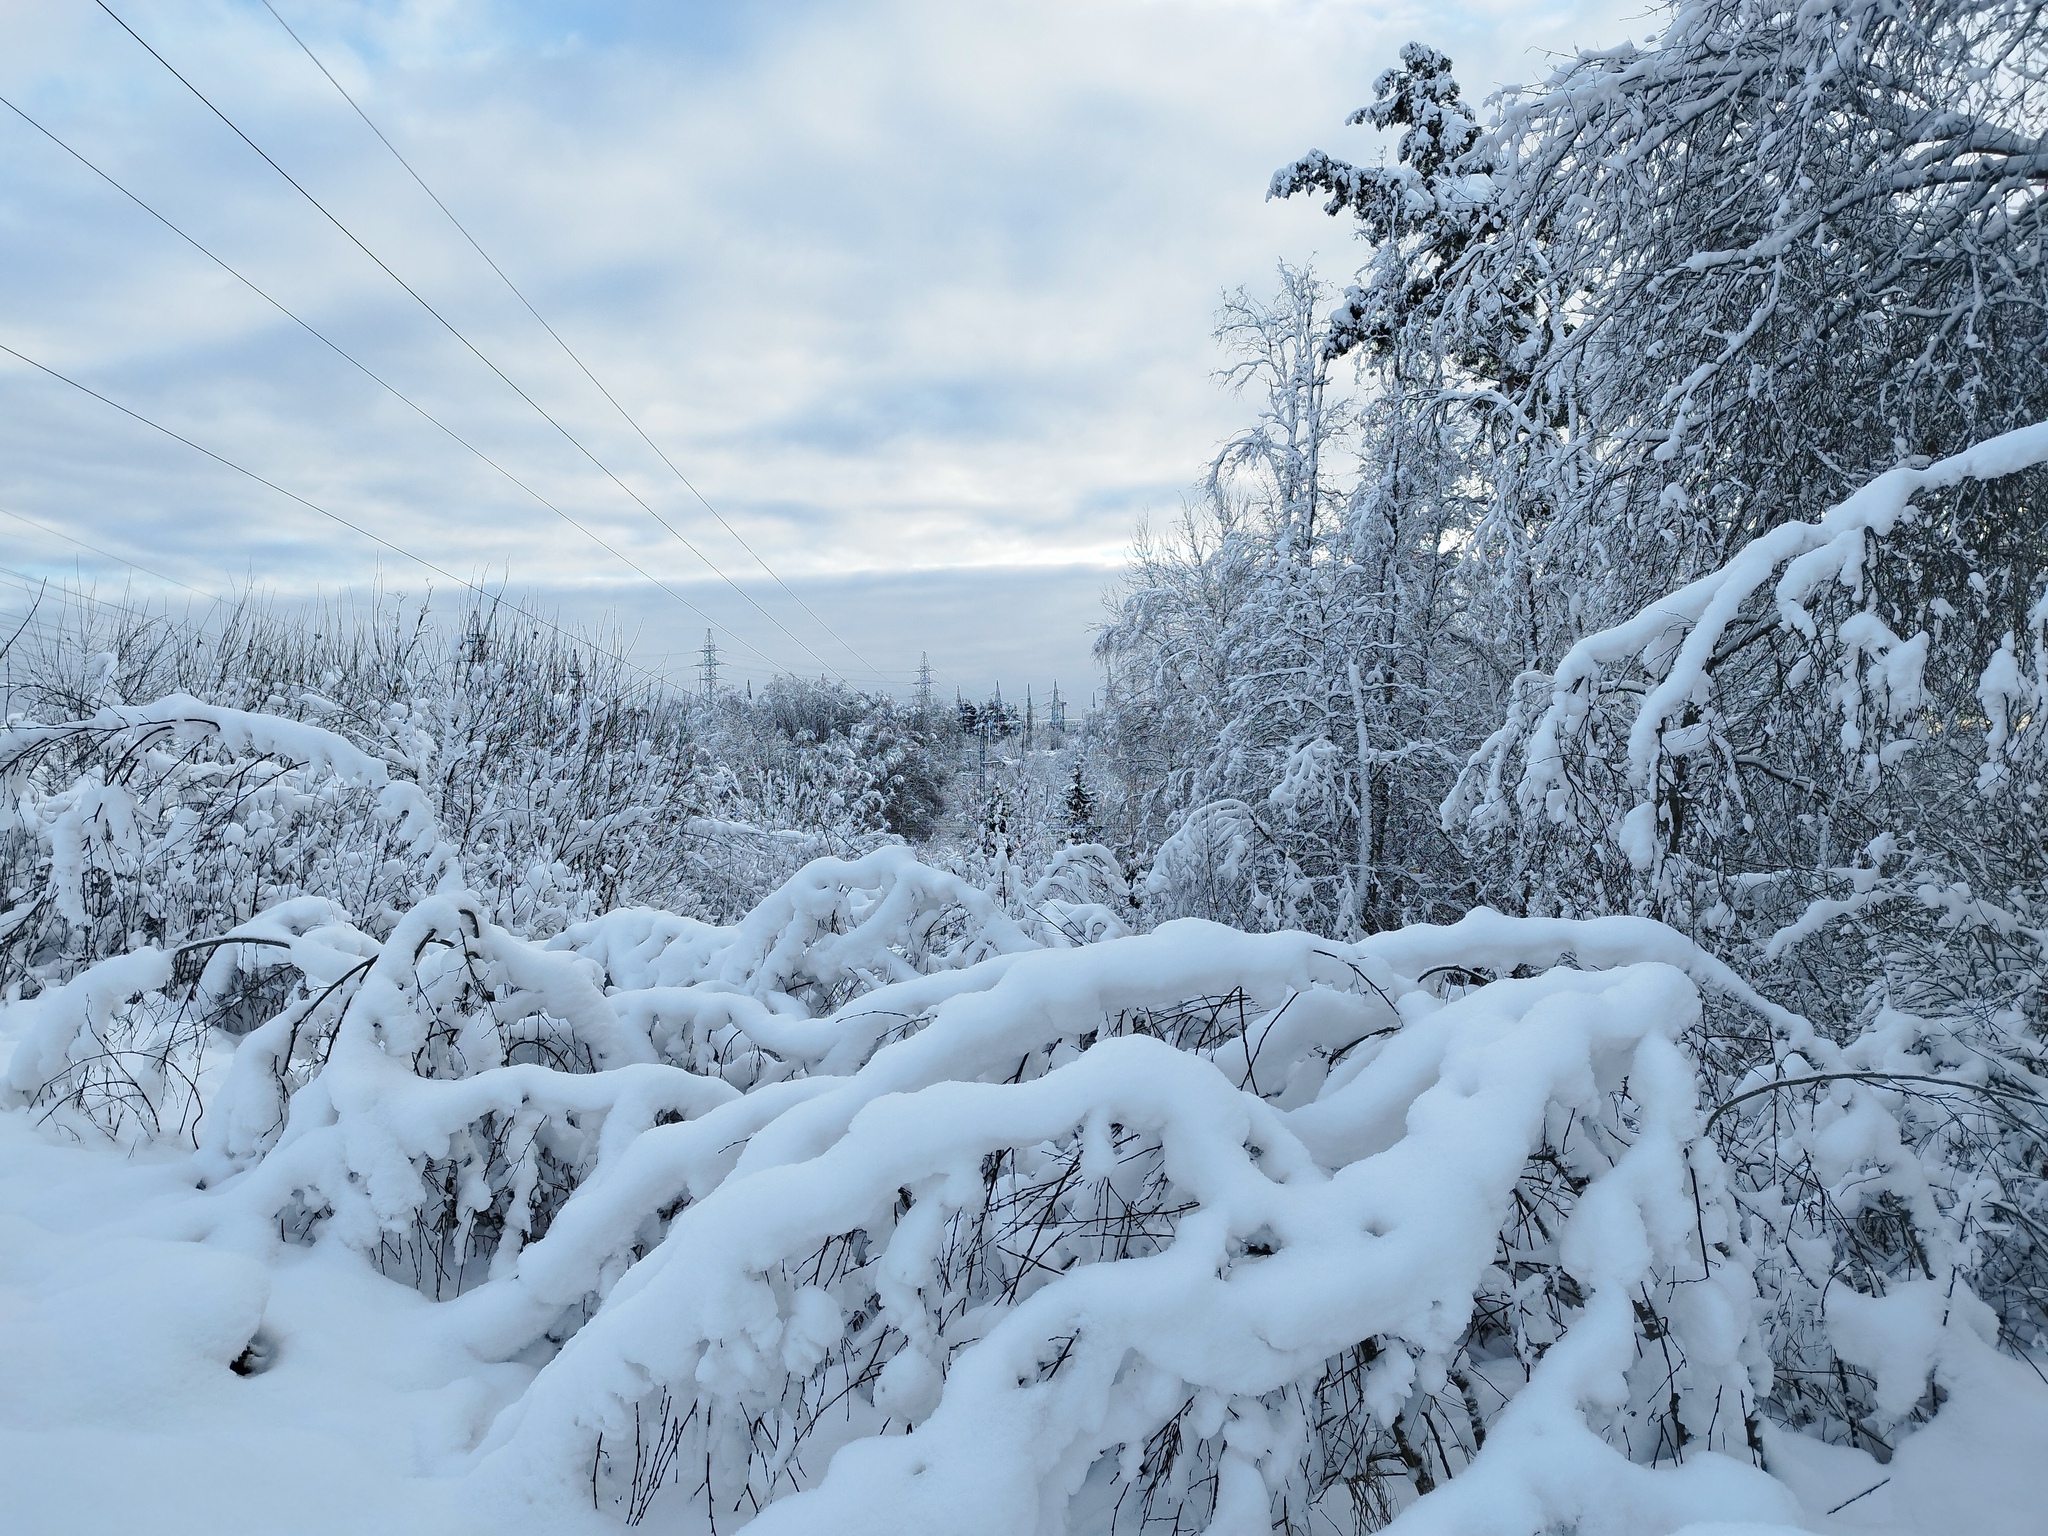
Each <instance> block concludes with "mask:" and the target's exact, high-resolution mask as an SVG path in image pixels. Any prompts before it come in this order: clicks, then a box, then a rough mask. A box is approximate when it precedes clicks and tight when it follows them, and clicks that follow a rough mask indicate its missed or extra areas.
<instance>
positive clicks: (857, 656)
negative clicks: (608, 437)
mask: <svg viewBox="0 0 2048 1536" xmlns="http://www.w3.org/2000/svg"><path fill="white" fill-rule="evenodd" d="M263 8H264V9H265V10H266V11H268V12H270V14H271V15H272V16H273V17H275V18H276V19H277V24H278V25H279V26H280V27H283V28H284V30H285V32H286V34H287V35H288V36H289V37H290V38H291V40H292V41H293V42H295V43H297V44H298V45H299V50H300V52H302V53H304V54H305V56H306V57H307V58H309V59H311V60H312V61H313V67H314V68H315V69H317V70H319V71H320V73H321V74H323V75H325V76H326V77H327V83H328V84H329V85H331V86H333V87H334V89H335V90H336V91H337V92H339V93H340V95H341V99H342V100H343V101H345V102H347V103H348V104H349V107H350V108H351V109H352V110H353V111H354V112H355V115H356V116H357V117H359V118H361V119H362V120H363V126H364V127H366V128H368V129H369V130H370V132H372V133H374V134H375V135H376V136H377V140H378V142H379V143H381V144H382V145H383V146H384V147H385V148H386V149H388V150H390V151H391V157H392V158H393V159H394V160H396V161H397V162H398V163H399V164H400V165H402V166H404V167H405V173H406V175H408V176H410V177H411V178H412V179H413V181H414V182H415V183H417V184H418V186H419V189H420V190H421V191H422V192H424V193H426V194H427V196H428V197H429V198H431V199H433V203H434V206H435V207H436V208H438V209H440V210H441V212H442V213H443V214H444V215H446V216H447V219H448V222H449V223H450V224H453V225H454V226H455V230H456V233H458V234H459V235H461V236H462V238H463V239H464V240H467V241H468V242H469V246H470V249H471V250H473V251H475V252H476V253H477V255H479V256H481V257H482V258H483V259H484V264H485V265H486V266H488V267H489V268H490V269H491V270H492V271H493V272H495V273H497V275H498V280H499V281H500V282H502V283H503V284H504V285H505V286H506V288H508V289H510V290H511V293H512V297H514V298H515V299H517V300H518V301H519V302H520V303H521V304H522V305H524V306H525V308H526V312H527V313H528V314H529V315H531V316H533V318H534V319H535V320H536V321H538V322H539V323H540V327H541V329H542V330H544V331H546V332H547V333H548V335H549V336H551V337H553V338H554V341H555V345H556V346H558V347H560V348H561V349H562V352H563V354H564V355H565V356H566V357H567V358H568V359H569V361H570V362H572V363H574V364H575V365H576V366H577V368H578V369H579V370H581V372H582V374H583V377H585V378H586V379H588V380H590V382H591V383H592V385H594V386H595V387H596V389H597V392H598V393H599V394H601V395H603V396H604V397H605V399H606V400H607V401H608V402H610V404H611V407H612V409H613V410H615V411H617V412H618V413H619V416H620V418H621V419H622V420H623V421H624V422H625V423H626V425H627V426H629V427H631V428H632V429H633V431H634V432H635V433H636V434H638V436H639V438H640V441H641V442H643V443H645V444H646V445H647V446H648V447H649V448H652V449H653V450H654V453H655V456H656V457H657V458H659V459H660V460H661V462H662V463H664V464H666V465H667V466H668V467H669V471H670V472H671V473H672V474H674V476H675V477H676V479H678V480H680V481H681V482H682V484H683V487H684V489H685V490H687V491H688V492H689V493H690V494H691V495H692V496H694V497H696V498H697V500H698V501H699V502H701V503H702V504H703V507H704V510H705V511H706V512H709V513H710V514H711V515H712V516H713V517H714V518H716V519H717V520H718V526H719V527H721V528H723V529H724V530H725V531H726V532H727V533H729V534H731V535H732V536H733V538H734V539H735V540H736V541H737V542H738V543H739V546H740V548H742V549H744V550H745V551H746V552H747V553H748V554H749V555H752V556H753V558H754V563H755V564H756V565H758V566H760V567H761V569H762V570H763V571H765V572H767V574H768V579H769V580H770V581H773V582H774V583H775V585H776V586H778V587H780V588H781V589H782V591H783V593H784V595H785V596H787V597H788V598H789V600H790V601H791V602H793V603H795V604H796V605H797V606H798V607H799V608H801V609H803V611H804V612H805V613H807V614H809V615H810V616H811V618H812V620H813V621H814V622H815V623H816V624H817V625H818V627H819V628H820V629H822V630H824V631H825V633H826V634H828V635H830V636H831V637H832V638H833V639H834V640H837V641H838V642H839V644H840V645H842V646H843V647H845V649H846V651H847V653H848V654H849V655H850V656H852V657H853V659H854V660H855V661H858V662H859V663H860V664H861V665H862V666H863V667H865V668H867V669H868V671H870V672H873V673H876V674H877V675H880V672H881V669H880V668H879V667H877V666H876V665H875V664H874V663H873V662H871V661H869V660H868V659H867V657H865V656H863V655H861V653H860V652H859V651H857V650H855V649H854V647H853V644H852V642H851V641H849V640H847V639H846V637H845V636H843V635H841V634H840V633H839V631H838V630H836V629H834V628H833V627H832V626H831V625H830V624H828V623H826V622H825V620H824V618H823V617H822V616H821V615H820V614H819V613H818V611H817V610H816V609H814V608H813V607H811V605H810V604H809V603H807V602H805V601H804V600H803V599H802V598H801V597H799V596H797V594H796V593H795V592H793V591H791V590H790V586H789V583H788V582H786V581H784V580H783V579H782V578H781V577H780V576H779V575H777V574H776V572H775V568H774V567H773V566H771V565H769V563H768V562H767V560H766V559H765V558H763V556H762V555H761V553H760V552H759V551H758V550H756V549H755V548H754V546H753V545H751V544H749V543H748V542H747V540H746V537H745V536H744V535H743V534H741V532H740V531H739V529H737V528H735V527H733V525H732V524H731V523H729V522H727V521H726V518H725V514H724V513H722V512H720V511H719V510H718V508H716V507H714V506H713V505H712V504H711V501H710V499H709V498H708V497H706V496H705V494H704V493H703V492H702V491H700V490H698V489H697V487H696V485H695V484H694V483H693V482H692V481H691V479H690V477H689V476H688V475H686V474H684V473H683V472H682V470H681V469H680V468H678V467H677V465H676V463H675V461H674V460H673V459H671V458H670V457H669V456H668V455H667V454H666V453H664V452H663V451H662V448H661V445H660V444H659V443H657V442H655V440H654V439H653V438H651V437H649V436H648V435H647V432H646V430H645V429H644V428H643V427H642V426H641V425H640V423H639V422H638V421H636V420H635V419H634V417H633V414H632V413H631V412H630V411H628V410H627V409H626V408H625V406H623V405H621V404H620V403H619V401H618V399H617V397H616V396H614V395H613V394H612V392H611V391H610V390H609V389H607V388H606V387H605V386H604V382H603V381H602V380H601V379H599V378H598V376H597V375H596V374H594V373H592V372H591V371H590V366H589V365H588V364H587V363H585V362H584V361H583V359H582V358H581V357H579V356H577V354H576V350H575V349H574V348H573V347H571V346H570V345H569V343H568V342H566V341H564V340H563V339H562V336H561V333H560V332H558V331H557V330H556V329H555V328H554V327H553V326H552V325H550V324H549V323H548V321H547V318H546V317H545V316H544V315H542V314H541V312H540V311H539V310H538V309H535V308H534V307H533V301H532V300H531V299H529V298H527V296H526V295H525V294H524V293H523V292H522V291H521V290H520V288H519V285H518V284H517V283H515V282H513V281H512V279H511V278H510V277H508V276H507V275H506V273H505V269H504V268H503V267H501V266H499V265H498V263H497V262H496V261H494V260H492V258H491V253H490V252H489V251H487V250H485V249H484V248H483V246H482V245H481V244H479V243H478V241H477V238H476V236H474V235H472V234H471V233H470V232H469V229H468V227H467V226H466V225H465V224H464V223H463V222H462V220H460V219H458V218H457V217H456V216H455V212H454V210H453V209H451V208H450V207H449V206H448V205H447V204H446V203H444V202H442V201H441V196H440V194H439V193H437V192H436V191H435V190H434V189H433V188H432V187H430V186H428V185H427V182H426V178H425V177H423V176H421V175H420V173H419V172H418V171H416V170H414V169H413V166H412V162H411V161H410V160H408V159H406V158H405V156H404V155H402V154H400V153H399V151H398V146H397V145H396V144H393V143H392V142H391V140H390V139H389V138H387V137H386V136H385V133H384V130H383V129H382V128H379V127H378V126H377V125H376V123H375V122H373V121H371V118H370V114H369V113H367V112H365V111H364V110H363V109H362V106H361V105H360V104H359V103H358V102H357V101H356V99H355V97H353V96H351V95H350V94H349V93H348V90H347V88H346V87H344V86H343V85H342V83H341V82H340V81H339V80H337V79H335V78H334V74H333V72H332V71H331V70H329V69H328V67H327V66H326V65H325V64H323V63H321V61H320V55H318V54H317V53H315V52H314V51H313V50H312V48H311V47H310V46H308V44H307V43H306V40H305V39H304V38H302V37H300V36H299V34H298V33H297V32H295V31H293V30H292V25H291V23H290V22H288V21H286V20H285V19H284V17H283V16H281V15H279V14H278V9H277V7H276V6H274V5H272V4H271V3H270V0H263ZM812 654H813V655H816V652H813V653H812Z"/></svg>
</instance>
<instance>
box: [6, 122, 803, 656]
mask: <svg viewBox="0 0 2048 1536" xmlns="http://www.w3.org/2000/svg"><path fill="white" fill-rule="evenodd" d="M0 106H4V107H6V108H7V110H8V111H10V112H12V113H13V114H14V115H15V116H16V117H18V118H20V119H21V120H22V121H23V122H25V123H27V124H28V125H29V126H30V127H31V128H33V129H35V130H36V132H38V133H40V134H41V135H42V136H43V137H44V138H46V139H48V140H49V141H50V142H51V143H52V144H55V145H56V146H57V147H58V148H59V149H61V150H63V151H64V153H65V154H67V155H69V156H71V158H72V159H74V160H76V161H77V162H78V163H79V164H80V165H82V166H84V167H85V168H86V169H87V170H89V171H91V172H92V173H93V175H95V176H97V177H99V179H100V180H102V181H104V182H105V183H106V184H107V185H108V186H110V187H112V188H113V189H114V190H115V191H116V192H118V193H120V194H121V195H122V196H123V197H125V198H127V199H128V201H129V202H131V203H133V204H134V205H135V206H136V207H138V208H140V209H141V210H142V211H143V212H144V213H146V214H148V215H149V216H150V217H151V218H153V219H155V220H156V221H157V222H158V223H159V224H161V225H163V227H164V228H165V229H168V230H169V231H170V232H171V233H172V234H174V235H176V236H177V237H178V238H179V239H180V240H182V241H184V242H185V243H186V244H187V245H189V246H191V247H192V249H193V250H195V251H197V252H199V254H200V255H202V256H204V257H205V258H206V259H207V260H208V261H210V262H212V263H213V264H214V265H215V266H217V267H219V268H220V269H221V271H223V272H225V273H227V275H228V276H229V277H232V278H233V279H234V280H235V281H236V282H238V283H240V284H241V285H242V286H243V287H244V288H247V289H248V290H249V291H250V292H251V293H253V294H255V295H256V297H257V298H259V299H261V300H263V302H264V303H266V304H268V305H269V306H270V307H271V308H272V309H274V310H276V311H277V312H278V313H279V314H281V315H283V316H284V317H285V318H286V319H287V320H289V321H291V322H292V323H293V324H294V325H296V326H298V327H299V329H300V330H302V331H304V332H305V333H306V334H307V335H308V336H311V337H312V338H313V339H314V340H315V341H317V342H319V343H320V344H321V345H322V346H324V347H326V348H327V349H328V350H329V351H330V352H332V353H334V355H335V356H336V357H339V358H340V359H341V360H342V361H343V362H345V363H348V364H349V365H350V366H351V367H353V368H355V369H356V370H357V371H358V372H360V373H361V374H362V375H363V376H364V377H365V378H367V379H369V380H371V381H372V382H373V383H375V384H377V385H379V386H381V387H382V388H384V389H385V390H388V391H389V392H390V393H391V394H392V396H394V397H395V398H396V399H397V400H399V401H400V402H401V403H403V404H404V405H406V406H408V407H410V408H411V409H412V410H413V411H415V412H416V413H417V414H418V415H419V416H420V417H421V418H422V419H424V420H425V421H427V422H429V423H430V424H432V425H433V426H435V427H437V428H439V429H440V430H441V431H442V432H444V433H446V434H447V435H448V437H450V438H451V439H453V440H454V441H455V442H456V443H458V444H460V445H461V446H462V447H464V448H466V449H468V450H469V451H470V452H471V453H473V454H475V455H476V456H477V457H478V458H479V459H481V460H483V462H484V463H486V464H488V465H490V467H491V468H492V469H495V470H496V471H497V472H498V473H499V474H501V475H503V476H504V477H505V478H506V479H507V480H509V481H511V482H512V483H513V484H514V485H516V486H518V487H519V489H520V490H522V491H524V492H526V494H527V495H529V496H531V497H532V498H533V499H534V500H535V501H537V502H539V503H540V504H541V505H542V506H543V507H546V508H547V509H548V510H549V511H550V512H552V513H554V514H555V516H557V517H559V518H560V519H561V520H562V521H563V522H565V523H567V524H568V525H569V526H570V527H571V528H574V529H575V530H576V531H577V532H578V533H580V534H582V535H583V536H584V537H585V538H586V539H589V540H590V542H591V543H593V544H595V545H596V546H597V547H598V548H599V549H602V550H603V551H604V552H605V553H606V554H608V555H610V556H612V558H613V559H615V560H617V561H619V562H620V563H621V564H622V565H624V566H625V567H626V568H627V569H628V570H631V571H632V572H633V573H634V574H635V575H637V576H639V577H641V578H642V579H643V580H645V581H649V582H652V583H653V584H654V585H655V586H657V587H659V588H660V589H661V590H662V591H663V592H666V593H667V594H668V595H669V596H670V597H672V598H674V599H675V600H676V602H678V603H680V604H681V605H682V606H683V607H685V608H687V609H688V610H689V611H690V612H691V613H694V614H695V615H696V616H697V617H698V618H700V619H703V620H704V621H705V622H706V623H707V624H708V623H711V622H713V621H712V619H711V616H710V615H709V614H707V613H706V612H704V610H703V609H701V608H699V607H698V606H697V605H696V604H695V603H693V602H691V601H690V600H689V599H688V598H686V597H684V596H683V595H682V594H681V593H680V592H677V591H675V590H674V589H673V588H672V587H670V586H669V585H668V583H667V582H665V581H663V580H662V579H661V578H660V577H659V576H656V575H655V574H654V573H653V572H651V571H649V570H647V569H646V568H645V567H644V566H642V565H641V564H639V562H637V561H636V560H634V559H633V558H632V557H631V556H629V555H627V554H625V553H624V552H623V551H621V550H618V549H615V548H613V547H612V545H611V543H610V542H609V541H607V540H606V539H605V538H604V537H603V536H602V535H601V534H599V533H597V532H596V531H595V530H593V529H591V528H588V527H586V526H585V525H584V524H583V523H581V522H580V521H578V520H577V519H576V518H575V517H573V516H571V515H570V514H569V513H568V512H565V511H563V510H562V508H560V507H558V506H556V505H555V504H554V503H553V502H552V501H549V500H548V499H547V497H545V496H543V495H541V493H540V492H539V491H537V490H535V489H534V488H533V487H532V486H530V485H528V484H527V483H526V482H525V481H524V480H522V479H520V478H519V477H518V476H517V475H515V474H513V473H512V471H511V470H509V469H507V468H506V467H505V466H504V465H502V464H500V463H499V462H498V461H497V460H496V459H494V458H492V457H491V456H490V455H489V454H487V453H485V452H484V451H483V450H482V449H481V448H479V447H477V446H476V445H475V444H474V443H472V442H470V441H469V439H468V438H466V437H464V436H463V435H462V434H461V433H459V432H457V431H456V430H455V429H454V428H453V427H451V426H449V425H448V424H447V423H446V422H444V421H442V420H441V419H440V418H439V417H438V416H436V415H434V414H433V412H431V411H429V410H428V409H427V408H426V407H425V406H423V405H421V404H420V403H419V402H418V401H416V400H414V399H413V398H412V397H411V396H409V395H407V394H406V393H405V392H404V391H403V390H401V389H400V388H399V387H398V386H397V385H395V384H393V383H392V382H391V381H390V380H389V379H386V378H385V377H384V376H383V375H382V374H380V373H378V372H377V371H376V370H375V369H373V368H371V367H370V366H369V365H368V364H367V363H364V362H363V361H362V360H361V359H359V358H357V357H356V356H355V355H354V354H353V353H351V352H350V351H348V350H347V349H346V348H345V347H343V346H342V345H341V344H340V343H339V342H337V341H335V340H334V339H333V338H332V337H330V336H328V335H327V334H326V333H325V332H323V331H321V330H320V329H319V328H318V327H316V326H314V325H313V324H312V323H311V322H310V321H308V320H305V319H303V318H302V317H301V316H299V315H298V314H297V313H296V312H294V311H293V310H292V309H290V308H289V307H287V306H286V305H285V304H284V303H283V302H281V301H280V300H278V299H275V298H273V297H271V295H270V294H269V293H267V292H266V291H265V290H264V289H262V288H261V287H259V286H258V285H257V284H256V283H255V282H254V281H253V280H251V279H250V278H248V277H245V276H244V275H243V274H242V273H241V272H240V271H238V270H237V269H236V268H235V267H234V266H233V265H232V264H230V263H229V262H228V261H227V260H226V259H225V258H223V257H221V256H218V255H216V254H215V253H214V252H213V251H212V250H210V249H208V248H207V247H206V246H204V245H202V244H200V242H199V241H198V240H196V239H194V238H193V237H192V236H191V235H188V234H187V233H185V231H184V230H183V229H181V228H179V227H178V226H177V225H176V224H175V223H173V222H172V221H171V220H170V219H169V218H168V217H167V216H166V215H164V214H162V213H159V212H158V211H157V210H156V209H155V208H153V207H152V206H150V204H149V203H147V202H146V201H144V200H143V199H142V198H141V197H139V196H138V195H137V194H135V193H134V192H131V191H129V190H128V188H127V187H125V186H123V185H122V184H121V183H120V182H118V181H116V180H115V179H114V178H113V177H112V176H111V175H109V174H108V173H107V172H106V171H103V170H101V169H100V167H99V166H97V165H95V164H94V163H93V162H92V161H91V160H89V159H87V158H86V157H85V155H83V154H81V153H80V152H79V151H78V150H76V149H73V148H72V147H71V146H70V145H69V144H67V143H66V142H65V141H64V140H63V139H61V138H59V137H58V136H57V134H56V133H54V132H53V131H52V130H50V129H49V128H46V127H44V126H43V125H42V124H41V123H39V122H37V121H36V119H35V118H33V117H31V116H30V115H29V114H28V113H27V112H25V111H23V110H22V109H21V108H20V107H18V106H16V105H15V104H14V103H13V102H11V101H9V100H8V99H7V98H6V97H5V96H0ZM138 569H139V567H138ZM721 627H723V628H726V629H727V632H728V633H730V632H731V631H730V626H721ZM733 638H734V639H735V640H738V641H739V643H740V645H742V646H744V647H745V648H746V649H747V650H749V651H752V652H753V653H754V654H755V655H756V656H759V657H760V658H761V659H762V660H763V661H765V662H767V663H768V665H769V666H771V667H774V668H776V669H777V670H778V671H786V670H788V669H787V668H785V667H783V665H782V663H780V662H779V661H777V660H776V659H775V658H774V657H772V656H770V655H768V654H767V653H766V652H765V651H762V650H761V649H760V648H759V647H757V646H754V645H751V644H748V642H747V641H745V640H743V639H740V637H739V636H737V635H734V636H733Z"/></svg>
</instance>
